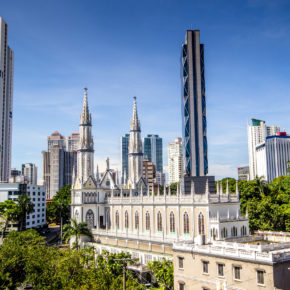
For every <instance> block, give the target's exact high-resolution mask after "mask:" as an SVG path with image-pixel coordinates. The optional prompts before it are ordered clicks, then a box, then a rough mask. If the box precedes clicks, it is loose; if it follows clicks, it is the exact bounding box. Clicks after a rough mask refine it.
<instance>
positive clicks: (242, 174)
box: [238, 166, 250, 181]
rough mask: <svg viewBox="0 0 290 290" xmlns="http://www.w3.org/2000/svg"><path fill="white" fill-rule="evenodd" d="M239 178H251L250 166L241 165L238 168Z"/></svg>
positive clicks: (247, 179)
mask: <svg viewBox="0 0 290 290" xmlns="http://www.w3.org/2000/svg"><path fill="white" fill-rule="evenodd" d="M238 179H239V180H246V181H249V180H250V174H249V166H244V167H239V168H238Z"/></svg>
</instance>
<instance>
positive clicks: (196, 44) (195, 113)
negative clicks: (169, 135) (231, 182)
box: [181, 30, 208, 176]
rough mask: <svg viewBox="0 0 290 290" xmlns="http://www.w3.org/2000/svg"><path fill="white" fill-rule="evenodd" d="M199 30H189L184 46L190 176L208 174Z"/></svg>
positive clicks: (185, 127) (186, 155)
mask: <svg viewBox="0 0 290 290" xmlns="http://www.w3.org/2000/svg"><path fill="white" fill-rule="evenodd" d="M199 34H200V33H199V30H187V32H186V36H185V43H184V44H183V45H182V57H181V65H182V115H183V122H182V123H183V141H184V144H183V145H184V166H185V174H186V175H188V176H204V175H206V174H207V173H208V159H207V135H206V127H207V125H206V99H205V78H204V46H203V44H200V36H199Z"/></svg>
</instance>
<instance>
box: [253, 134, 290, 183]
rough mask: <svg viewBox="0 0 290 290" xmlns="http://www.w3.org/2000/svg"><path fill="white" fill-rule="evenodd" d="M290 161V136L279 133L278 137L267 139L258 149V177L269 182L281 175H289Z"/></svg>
mask: <svg viewBox="0 0 290 290" xmlns="http://www.w3.org/2000/svg"><path fill="white" fill-rule="evenodd" d="M288 161H290V136H287V135H286V133H285V132H279V133H278V135H276V136H268V137H266V140H265V142H263V143H261V144H259V145H257V147H256V165H257V166H256V168H257V176H258V177H263V178H265V180H267V181H268V182H271V181H273V179H274V178H277V177H279V176H281V175H287V167H288Z"/></svg>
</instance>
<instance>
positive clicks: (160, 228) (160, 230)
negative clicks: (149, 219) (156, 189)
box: [157, 211, 162, 232]
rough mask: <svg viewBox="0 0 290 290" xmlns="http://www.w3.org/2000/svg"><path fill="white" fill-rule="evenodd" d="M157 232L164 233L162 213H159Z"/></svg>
mask: <svg viewBox="0 0 290 290" xmlns="http://www.w3.org/2000/svg"><path fill="white" fill-rule="evenodd" d="M157 231H158V232H162V216H161V212H160V211H159V212H158V213H157Z"/></svg>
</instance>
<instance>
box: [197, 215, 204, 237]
mask: <svg viewBox="0 0 290 290" xmlns="http://www.w3.org/2000/svg"><path fill="white" fill-rule="evenodd" d="M198 233H199V234H200V235H204V216H203V214H202V213H200V214H199V215H198Z"/></svg>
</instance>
